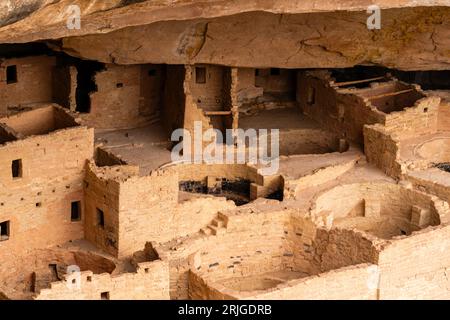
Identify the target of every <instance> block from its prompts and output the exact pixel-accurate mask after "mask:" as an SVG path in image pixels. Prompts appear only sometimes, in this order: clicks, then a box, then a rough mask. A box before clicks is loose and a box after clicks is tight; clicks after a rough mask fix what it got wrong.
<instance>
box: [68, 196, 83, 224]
mask: <svg viewBox="0 0 450 320" xmlns="http://www.w3.org/2000/svg"><path fill="white" fill-rule="evenodd" d="M70 220H71V221H72V222H75V221H80V220H81V202H80V201H73V202H72V203H71V205H70Z"/></svg>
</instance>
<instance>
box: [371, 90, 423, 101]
mask: <svg viewBox="0 0 450 320" xmlns="http://www.w3.org/2000/svg"><path fill="white" fill-rule="evenodd" d="M411 91H414V89H406V90H402V91H396V92H388V93H383V94H380V95H377V96H372V97H367V99H369V100H375V99H381V98H385V97H392V96H397V95H399V94H403V93H407V92H411Z"/></svg>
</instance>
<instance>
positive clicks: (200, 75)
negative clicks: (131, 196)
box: [195, 67, 206, 83]
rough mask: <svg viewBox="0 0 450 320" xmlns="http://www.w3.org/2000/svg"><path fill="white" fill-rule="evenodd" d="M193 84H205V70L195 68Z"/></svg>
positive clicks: (203, 68)
mask: <svg viewBox="0 0 450 320" xmlns="http://www.w3.org/2000/svg"><path fill="white" fill-rule="evenodd" d="M195 82H196V83H206V68H205V67H196V68H195Z"/></svg>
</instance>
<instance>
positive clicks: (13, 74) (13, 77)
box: [6, 65, 17, 84]
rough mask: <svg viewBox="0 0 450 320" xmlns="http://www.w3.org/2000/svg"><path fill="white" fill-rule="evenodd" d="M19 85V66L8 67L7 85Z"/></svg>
mask: <svg viewBox="0 0 450 320" xmlns="http://www.w3.org/2000/svg"><path fill="white" fill-rule="evenodd" d="M12 83H17V66H15V65H14V66H7V67H6V84H12Z"/></svg>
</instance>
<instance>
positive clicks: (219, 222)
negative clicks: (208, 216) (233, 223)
mask: <svg viewBox="0 0 450 320" xmlns="http://www.w3.org/2000/svg"><path fill="white" fill-rule="evenodd" d="M226 228H227V222H226V220H225V217H224V216H223V215H221V214H220V213H219V214H218V215H217V217H216V218H214V220H213V221H211V223H210V224H209V225H208V226H206V227H204V228H202V229H200V233H201V234H204V235H208V236H209V235H214V236H217V235H219V234H224V233H225V232H227V230H226Z"/></svg>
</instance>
